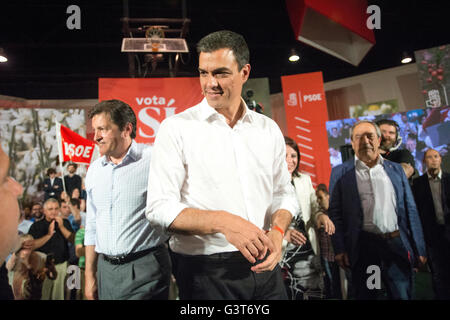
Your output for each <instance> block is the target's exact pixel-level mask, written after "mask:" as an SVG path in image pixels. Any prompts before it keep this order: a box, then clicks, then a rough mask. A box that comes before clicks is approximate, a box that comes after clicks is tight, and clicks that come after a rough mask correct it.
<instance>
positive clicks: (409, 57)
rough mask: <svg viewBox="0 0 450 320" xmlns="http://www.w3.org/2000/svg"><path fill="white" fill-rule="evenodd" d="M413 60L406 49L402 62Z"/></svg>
mask: <svg viewBox="0 0 450 320" xmlns="http://www.w3.org/2000/svg"><path fill="white" fill-rule="evenodd" d="M411 61H412V58H411V56H410V55H409V54H408V53H407V52H406V51H405V52H403V54H402V63H410V62H411Z"/></svg>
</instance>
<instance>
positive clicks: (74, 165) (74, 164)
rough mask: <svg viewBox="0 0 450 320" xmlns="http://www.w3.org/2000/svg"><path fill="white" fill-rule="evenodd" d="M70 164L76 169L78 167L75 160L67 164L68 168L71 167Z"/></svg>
mask: <svg viewBox="0 0 450 320" xmlns="http://www.w3.org/2000/svg"><path fill="white" fill-rule="evenodd" d="M70 166H73V167H74V168H75V169H77V168H78V165H77V164H76V163H74V162H70V163H69V164H68V165H67V168H69V167H70Z"/></svg>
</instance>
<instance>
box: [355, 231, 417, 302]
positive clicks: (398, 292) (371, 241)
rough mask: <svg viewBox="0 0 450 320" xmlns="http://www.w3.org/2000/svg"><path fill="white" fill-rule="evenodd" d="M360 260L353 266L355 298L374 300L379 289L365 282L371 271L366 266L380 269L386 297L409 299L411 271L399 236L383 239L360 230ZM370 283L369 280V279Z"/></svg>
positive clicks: (378, 294)
mask: <svg viewBox="0 0 450 320" xmlns="http://www.w3.org/2000/svg"><path fill="white" fill-rule="evenodd" d="M360 242H361V251H360V253H359V259H358V260H357V261H356V263H355V265H354V266H353V268H352V272H351V275H352V286H353V294H354V297H355V299H357V300H376V299H378V298H380V294H381V293H382V291H381V290H379V289H376V288H370V287H369V285H368V281H369V280H370V279H369V278H371V274H372V273H373V271H368V270H369V269H368V267H369V266H375V267H378V268H379V269H380V271H381V274H380V276H381V279H380V280H381V282H382V283H383V284H384V286H385V289H386V293H387V298H388V299H390V300H410V299H412V292H413V270H412V265H411V263H410V261H409V257H408V252H407V250H406V249H405V247H404V245H403V243H402V240H401V239H400V237H397V238H393V239H389V240H384V239H380V238H378V237H376V236H374V235H372V234H370V233H367V232H361V236H360ZM369 282H370V281H369Z"/></svg>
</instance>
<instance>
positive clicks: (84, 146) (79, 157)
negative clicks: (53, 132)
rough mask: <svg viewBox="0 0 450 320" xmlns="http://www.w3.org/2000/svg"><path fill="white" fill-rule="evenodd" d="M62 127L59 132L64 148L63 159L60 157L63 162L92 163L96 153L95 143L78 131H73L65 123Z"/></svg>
mask: <svg viewBox="0 0 450 320" xmlns="http://www.w3.org/2000/svg"><path fill="white" fill-rule="evenodd" d="M60 127H61V129H60V130H59V134H60V135H61V148H62V159H61V157H60V160H62V162H65V161H70V162H75V163H85V164H90V163H91V160H92V155H93V153H94V148H95V143H94V142H93V141H90V140H88V139H86V138H83V137H82V136H80V135H79V134H78V133H76V132H73V131H72V130H70V129H69V128H66V127H64V126H63V125H61V126H60ZM57 130H58V129H57ZM57 134H58V132H57ZM58 140H59V139H58Z"/></svg>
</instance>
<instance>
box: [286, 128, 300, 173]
mask: <svg viewBox="0 0 450 320" xmlns="http://www.w3.org/2000/svg"><path fill="white" fill-rule="evenodd" d="M284 143H285V144H286V145H287V146H289V147H291V148H292V149H294V150H295V152H296V153H297V159H298V161H297V166H296V167H295V169H294V171H293V172H292V175H294V176H295V177H299V176H300V173H298V167H299V165H300V150H299V149H298V145H297V142H295V141H294V139H292V138H289V137H286V136H285V137H284Z"/></svg>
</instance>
